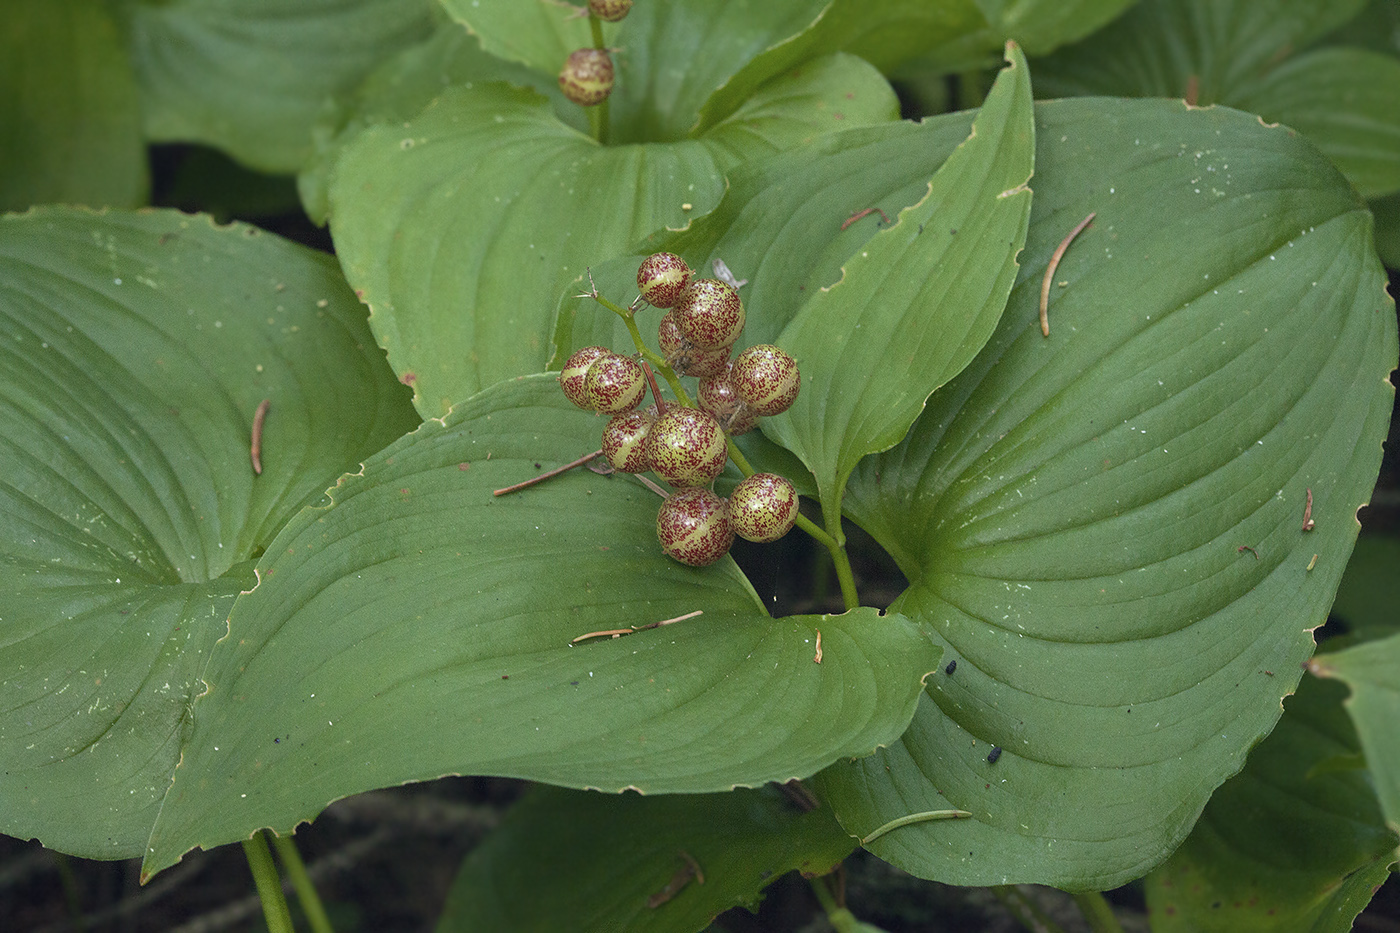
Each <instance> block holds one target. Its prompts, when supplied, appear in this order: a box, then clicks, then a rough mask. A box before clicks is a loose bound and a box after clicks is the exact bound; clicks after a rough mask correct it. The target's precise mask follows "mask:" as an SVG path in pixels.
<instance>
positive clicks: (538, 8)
mask: <svg viewBox="0 0 1400 933" xmlns="http://www.w3.org/2000/svg"><path fill="white" fill-rule="evenodd" d="M438 2H439V3H441V4H442V7H443V9H445V10H446V11H447V13H448V15H449V16H451V17H452V18H453V19H454V20H456V21H457V22H459V23H461V24H463V25H464V26H466V27H467V29H469V30H470V31H471V33H472V35H474V36H476V37H477V39H478V41H479V42H480V44H481V47H482V49H483V50H484V51H486V53H487V54H489V55H494V56H496V57H497V58H500V59H503V60H505V61H508V62H518V63H520V64H522V65H525V66H526V67H529V68H532V69H534V70H536V71H539V72H541V73H543V74H547V75H558V74H559V69H560V68H561V67H562V66H563V64H564V59H566V58H568V57H569V53H570V52H572V51H574V50H575V49H579V48H583V47H584V46H591V45H593V37H592V34H591V32H590V31H589V28H588V17H586V16H579V15H578V6H572V5H570V4H566V3H519V2H516V0H485V2H484V3H483V2H482V0H438ZM604 29H605V30H606V32H605V33H604V35H605V36H607V37H608V39H609V42H610V44H611V43H615V42H616V40H617V34H616V29H617V27H616V26H613V25H611V24H608V25H605V26H604Z"/></svg>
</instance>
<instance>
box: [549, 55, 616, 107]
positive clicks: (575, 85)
mask: <svg viewBox="0 0 1400 933" xmlns="http://www.w3.org/2000/svg"><path fill="white" fill-rule="evenodd" d="M559 89H560V90H561V91H563V92H564V96H565V97H567V98H568V99H569V100H571V101H573V102H574V103H576V104H578V105H579V106H580V107H592V106H593V105H594V104H601V103H602V102H603V101H605V100H607V97H608V95H609V94H611V93H612V89H613V63H612V58H611V57H609V55H608V53H607V52H605V51H604V50H603V49H579V50H578V51H577V52H571V53H570V54H569V58H568V60H567V61H565V62H564V67H563V68H562V69H561V70H560V72H559Z"/></svg>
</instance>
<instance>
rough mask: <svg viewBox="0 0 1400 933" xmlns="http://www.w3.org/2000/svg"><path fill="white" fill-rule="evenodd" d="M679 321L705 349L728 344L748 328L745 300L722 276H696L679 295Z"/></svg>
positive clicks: (687, 332)
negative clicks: (741, 299)
mask: <svg viewBox="0 0 1400 933" xmlns="http://www.w3.org/2000/svg"><path fill="white" fill-rule="evenodd" d="M676 323H677V324H679V325H680V328H681V333H683V334H685V338H686V339H687V340H689V341H690V342H691V343H692V344H694V345H695V346H697V347H699V348H700V349H701V350H716V349H718V348H720V347H727V346H729V345H730V344H732V343H734V341H735V340H738V339H739V334H740V333H742V332H743V330H744V303H743V302H742V301H740V300H739V293H738V292H736V291H735V290H734V289H733V288H731V287H730V286H728V285H726V284H724V283H723V282H721V281H720V280H719V279H695V280H694V281H692V282H691V283H690V284H689V285H687V286H686V287H685V291H683V292H681V294H680V297H679V298H677V299H676Z"/></svg>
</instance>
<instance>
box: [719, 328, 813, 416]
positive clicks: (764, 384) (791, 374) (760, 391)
mask: <svg viewBox="0 0 1400 933" xmlns="http://www.w3.org/2000/svg"><path fill="white" fill-rule="evenodd" d="M729 381H730V382H732V383H733V384H734V389H735V391H736V392H738V393H739V397H740V398H742V399H743V400H744V404H746V405H748V406H749V407H750V408H752V409H753V410H754V411H755V412H756V413H757V414H759V415H763V416H767V415H777V414H781V413H782V412H785V411H787V410H788V408H789V407H791V405H792V403H793V402H794V401H795V400H796V399H797V393H798V391H799V390H800V389H801V388H802V374H801V373H800V372H798V369H797V362H796V361H795V360H794V359H793V358H792V357H790V356H788V355H787V354H786V353H784V352H783V351H782V350H780V349H778V348H777V347H775V346H772V345H771V344H759V345H758V346H754V347H749V348H748V349H747V350H745V351H744V352H743V353H740V354H739V355H738V356H737V357H736V358H735V359H734V364H733V365H732V366H731V367H730V370H729Z"/></svg>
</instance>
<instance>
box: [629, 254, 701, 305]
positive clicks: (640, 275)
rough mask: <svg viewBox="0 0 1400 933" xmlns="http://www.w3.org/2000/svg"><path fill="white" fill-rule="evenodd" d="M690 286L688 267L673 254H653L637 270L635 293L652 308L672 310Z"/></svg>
mask: <svg viewBox="0 0 1400 933" xmlns="http://www.w3.org/2000/svg"><path fill="white" fill-rule="evenodd" d="M689 284H690V266H688V265H686V263H685V260H684V259H682V258H681V257H679V256H677V255H676V254H675V253H653V254H651V255H650V256H648V257H647V258H646V259H643V260H642V264H641V266H639V267H638V268H637V291H639V292H641V293H642V300H643V301H645V302H646V303H647V304H649V305H651V306H652V307H653V308H674V307H675V306H676V301H677V300H678V299H679V298H680V297H681V292H683V291H685V288H686V286H687V285H689Z"/></svg>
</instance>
